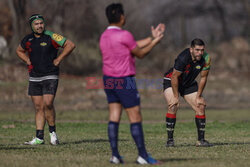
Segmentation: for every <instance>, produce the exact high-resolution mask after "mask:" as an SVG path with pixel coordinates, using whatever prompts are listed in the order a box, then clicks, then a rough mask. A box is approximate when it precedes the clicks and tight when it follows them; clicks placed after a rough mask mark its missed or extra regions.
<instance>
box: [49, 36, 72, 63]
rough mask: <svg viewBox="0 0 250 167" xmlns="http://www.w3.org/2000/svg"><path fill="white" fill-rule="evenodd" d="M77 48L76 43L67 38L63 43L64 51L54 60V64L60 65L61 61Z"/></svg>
mask: <svg viewBox="0 0 250 167" xmlns="http://www.w3.org/2000/svg"><path fill="white" fill-rule="evenodd" d="M74 49H75V44H74V43H73V42H72V41H70V40H69V39H67V40H66V41H65V43H64V45H63V51H62V53H61V54H60V55H59V56H58V57H57V58H56V59H55V60H54V65H55V66H59V64H60V63H61V61H62V60H63V59H64V58H65V57H66V56H68V55H69V54H70V53H71V52H72V51H73V50H74Z"/></svg>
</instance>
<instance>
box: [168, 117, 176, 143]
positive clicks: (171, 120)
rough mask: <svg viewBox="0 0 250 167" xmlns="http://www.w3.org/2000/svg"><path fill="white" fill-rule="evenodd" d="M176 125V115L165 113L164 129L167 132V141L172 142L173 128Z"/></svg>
mask: <svg viewBox="0 0 250 167" xmlns="http://www.w3.org/2000/svg"><path fill="white" fill-rule="evenodd" d="M175 123H176V115H175V114H170V113H167V115H166V127H167V132H168V140H174V127H175Z"/></svg>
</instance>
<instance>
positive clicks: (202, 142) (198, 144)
mask: <svg viewBox="0 0 250 167" xmlns="http://www.w3.org/2000/svg"><path fill="white" fill-rule="evenodd" d="M211 146H213V144H211V143H209V142H208V141H207V140H198V141H197V142H196V147H211Z"/></svg>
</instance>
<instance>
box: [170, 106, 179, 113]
mask: <svg viewBox="0 0 250 167" xmlns="http://www.w3.org/2000/svg"><path fill="white" fill-rule="evenodd" d="M178 109H179V107H178V106H177V105H173V106H172V107H170V106H169V107H168V111H169V113H171V114H176V113H177V111H178Z"/></svg>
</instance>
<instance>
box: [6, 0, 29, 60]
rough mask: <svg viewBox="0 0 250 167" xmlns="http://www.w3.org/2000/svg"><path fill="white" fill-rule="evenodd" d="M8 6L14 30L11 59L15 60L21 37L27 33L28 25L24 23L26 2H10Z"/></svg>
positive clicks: (11, 42)
mask: <svg viewBox="0 0 250 167" xmlns="http://www.w3.org/2000/svg"><path fill="white" fill-rule="evenodd" d="M8 5H9V8H10V11H11V17H12V29H13V36H12V38H11V41H10V45H9V49H10V56H9V59H11V60H12V59H14V55H15V48H16V47H17V45H18V43H19V40H20V39H21V35H22V34H23V33H24V32H25V27H26V25H25V24H24V23H25V14H26V10H25V6H26V0H8Z"/></svg>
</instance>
